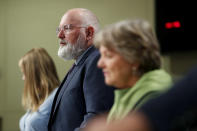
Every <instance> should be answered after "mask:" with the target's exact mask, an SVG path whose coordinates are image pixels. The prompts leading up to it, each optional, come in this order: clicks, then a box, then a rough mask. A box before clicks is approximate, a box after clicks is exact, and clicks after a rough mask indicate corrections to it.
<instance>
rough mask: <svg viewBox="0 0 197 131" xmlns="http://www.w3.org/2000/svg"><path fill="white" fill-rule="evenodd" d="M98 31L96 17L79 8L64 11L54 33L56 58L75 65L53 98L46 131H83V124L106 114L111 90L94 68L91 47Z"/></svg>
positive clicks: (95, 60) (97, 55) (112, 96)
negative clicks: (69, 61)
mask: <svg viewBox="0 0 197 131" xmlns="http://www.w3.org/2000/svg"><path fill="white" fill-rule="evenodd" d="M98 30H99V22H98V19H97V17H96V16H95V15H94V14H93V13H92V12H91V11H90V10H87V9H83V8H74V9H70V10H68V11H67V12H66V13H65V14H64V15H63V17H62V19H61V21H60V24H59V27H58V28H57V31H56V32H57V36H58V38H59V39H60V42H59V44H60V48H59V50H58V56H59V57H61V58H63V59H64V60H71V59H74V60H75V62H74V65H73V67H72V68H71V69H70V71H69V72H68V73H67V75H66V76H65V78H64V80H63V81H62V83H61V85H60V87H59V89H58V91H57V93H56V96H55V98H54V101H53V105H52V110H51V114H50V119H49V123H48V130H49V131H63V130H64V131H73V130H75V131H76V130H79V129H81V128H84V127H85V125H86V122H87V120H89V119H90V118H92V117H93V116H95V115H97V114H100V113H103V112H107V111H109V109H110V108H111V106H112V104H113V99H114V95H113V87H109V86H106V85H105V83H104V76H103V73H102V71H101V70H100V69H98V68H97V61H98V59H99V57H100V54H99V52H98V50H97V49H96V48H95V47H94V46H93V37H94V35H95V33H96V32H97V31H98Z"/></svg>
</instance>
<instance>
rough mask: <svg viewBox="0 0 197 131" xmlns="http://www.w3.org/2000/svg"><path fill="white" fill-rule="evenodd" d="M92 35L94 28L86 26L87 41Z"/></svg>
mask: <svg viewBox="0 0 197 131" xmlns="http://www.w3.org/2000/svg"><path fill="white" fill-rule="evenodd" d="M93 36H94V28H93V27H92V26H89V27H88V28H86V39H87V40H88V41H89V40H91V39H92V38H93Z"/></svg>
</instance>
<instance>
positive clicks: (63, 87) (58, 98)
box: [52, 46, 95, 115]
mask: <svg viewBox="0 0 197 131" xmlns="http://www.w3.org/2000/svg"><path fill="white" fill-rule="evenodd" d="M94 50H95V47H93V46H92V47H90V49H89V50H88V51H87V52H86V53H85V54H84V55H83V57H82V59H81V60H80V61H79V63H78V64H77V65H75V67H74V69H73V70H72V71H71V73H68V74H67V75H66V77H65V78H64V80H63V82H62V83H61V85H60V87H59V88H60V89H58V90H59V92H58V93H57V94H56V95H58V96H56V100H55V99H54V100H55V105H53V106H54V107H53V110H52V112H53V114H52V115H54V113H55V111H56V109H57V107H58V105H59V104H60V101H61V99H62V95H63V94H64V92H65V91H66V89H67V88H68V85H69V83H70V81H71V80H72V78H73V76H74V74H75V73H76V71H78V68H80V67H81V66H80V65H82V64H83V63H84V61H85V60H86V58H87V57H88V56H89V55H90V54H91V53H92V52H93V51H94ZM53 104H54V103H53Z"/></svg>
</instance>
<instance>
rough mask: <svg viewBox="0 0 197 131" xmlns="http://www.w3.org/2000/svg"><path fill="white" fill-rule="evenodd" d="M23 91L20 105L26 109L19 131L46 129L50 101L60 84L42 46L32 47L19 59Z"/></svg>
mask: <svg viewBox="0 0 197 131" xmlns="http://www.w3.org/2000/svg"><path fill="white" fill-rule="evenodd" d="M19 67H20V69H21V72H22V73H23V77H22V79H23V80H24V91H23V96H22V105H23V107H24V109H25V110H26V111H27V112H26V114H25V115H24V116H23V117H22V118H21V119H20V123H19V125H20V130H21V131H47V124H48V120H49V115H50V111H51V106H52V101H53V98H54V96H55V93H56V91H57V87H58V86H59V84H60V80H59V78H58V75H57V71H56V67H55V64H54V62H53V60H52V58H51V57H50V56H49V54H48V53H47V51H46V50H45V49H43V48H33V49H31V50H30V51H29V52H27V53H26V54H25V55H24V56H23V57H22V58H21V59H20V60H19Z"/></svg>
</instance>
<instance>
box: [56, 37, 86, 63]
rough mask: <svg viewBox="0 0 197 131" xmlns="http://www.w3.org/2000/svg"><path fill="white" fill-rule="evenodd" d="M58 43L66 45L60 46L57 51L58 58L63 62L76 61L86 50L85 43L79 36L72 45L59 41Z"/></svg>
mask: <svg viewBox="0 0 197 131" xmlns="http://www.w3.org/2000/svg"><path fill="white" fill-rule="evenodd" d="M60 42H63V43H66V45H64V46H60V47H59V50H58V56H59V57H61V58H63V59H64V60H72V59H76V58H78V56H80V55H81V54H82V53H83V52H84V51H85V50H86V43H85V40H84V39H82V37H81V35H79V37H78V39H77V41H76V43H74V44H71V43H68V42H67V41H65V40H61V41H60Z"/></svg>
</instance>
